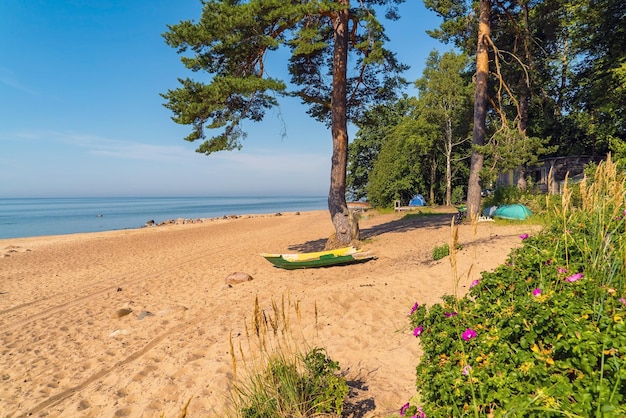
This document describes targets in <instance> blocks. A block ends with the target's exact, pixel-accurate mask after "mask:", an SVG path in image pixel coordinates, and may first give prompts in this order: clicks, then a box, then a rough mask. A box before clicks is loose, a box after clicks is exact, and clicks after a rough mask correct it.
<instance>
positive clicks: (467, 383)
mask: <svg viewBox="0 0 626 418" xmlns="http://www.w3.org/2000/svg"><path fill="white" fill-rule="evenodd" d="M581 195H582V207H581V208H573V207H571V205H570V204H569V200H568V199H569V195H568V191H567V190H566V191H565V192H564V195H563V202H562V206H561V207H560V208H558V211H555V215H554V219H552V222H551V224H550V226H549V227H547V228H545V230H544V231H543V232H542V233H541V234H538V235H536V236H526V235H525V234H524V235H523V236H521V237H520V238H522V240H523V246H522V247H521V248H519V249H518V250H515V251H513V252H512V253H511V255H510V256H509V259H508V260H507V263H506V264H505V265H502V266H500V267H498V268H497V269H496V270H495V271H493V272H490V273H483V274H482V277H481V279H480V280H479V281H478V283H477V284H476V285H475V286H473V287H471V289H470V290H469V294H468V295H466V296H465V297H462V298H459V299H456V298H454V297H452V296H445V297H444V298H443V302H442V303H440V304H436V305H433V306H431V307H428V308H427V307H425V306H420V305H417V306H416V307H414V308H415V309H414V310H413V312H412V313H411V314H410V321H411V326H412V328H413V329H419V333H414V334H415V335H416V336H417V338H419V341H420V343H421V345H422V348H423V352H424V354H423V357H422V359H421V361H420V364H419V365H418V366H417V389H418V391H419V393H420V399H421V405H420V407H419V408H421V409H419V411H423V413H424V414H425V416H427V417H450V416H453V417H458V416H463V415H469V414H471V415H474V416H478V415H490V416H505V415H506V416H514V417H518V416H519V417H521V416H541V417H552V416H555V417H556V416H559V417H560V416H570V417H590V416H596V417H600V416H602V417H623V416H626V323H625V322H624V318H626V306H625V305H626V289H625V280H624V274H625V266H624V265H625V260H626V235H625V231H624V216H625V214H626V211H625V209H626V208H625V207H624V202H625V198H626V187H625V186H624V178H623V176H622V175H621V174H618V173H617V171H616V170H615V168H614V166H613V165H612V163H611V161H610V159H609V161H607V163H606V164H601V165H600V166H599V167H598V172H596V176H595V181H594V182H593V183H592V184H591V185H590V186H589V185H587V184H586V183H583V185H582V186H581ZM452 313H454V315H452ZM417 411H418V406H417V405H413V406H409V407H407V408H406V409H405V411H404V413H403V416H407V417H410V416H413V415H414V414H415V413H416V412H417ZM412 414H413V415H412Z"/></svg>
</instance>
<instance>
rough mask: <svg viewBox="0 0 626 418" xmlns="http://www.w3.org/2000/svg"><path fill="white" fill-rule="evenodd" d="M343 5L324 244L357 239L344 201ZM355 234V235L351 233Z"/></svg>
mask: <svg viewBox="0 0 626 418" xmlns="http://www.w3.org/2000/svg"><path fill="white" fill-rule="evenodd" d="M339 2H340V3H341V4H343V5H345V6H346V8H345V9H344V10H341V11H339V12H338V13H337V16H336V17H335V19H334V31H335V34H334V41H335V42H334V43H335V50H334V55H333V92H332V106H331V107H332V110H331V122H332V127H331V131H332V136H333V156H332V161H331V169H330V191H329V193H328V209H329V211H330V217H331V219H332V223H333V225H334V227H335V233H336V235H335V236H334V238H333V239H330V240H329V242H328V243H327V244H326V246H327V247H329V248H330V247H336V246H343V245H348V244H350V242H351V241H352V240H354V239H358V238H359V237H358V226H356V225H352V224H353V223H355V222H356V220H354V221H353V220H352V219H351V217H350V214H349V211H348V205H347V204H346V169H347V164H348V119H347V100H348V99H347V92H346V78H347V66H348V65H347V64H348V18H349V10H348V7H347V6H348V5H349V4H350V3H349V0H339ZM354 235H357V236H354Z"/></svg>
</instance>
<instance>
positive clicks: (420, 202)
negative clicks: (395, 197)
mask: <svg viewBox="0 0 626 418" xmlns="http://www.w3.org/2000/svg"><path fill="white" fill-rule="evenodd" d="M409 206H426V199H424V196H422V195H421V194H416V195H415V196H413V199H411V200H409Z"/></svg>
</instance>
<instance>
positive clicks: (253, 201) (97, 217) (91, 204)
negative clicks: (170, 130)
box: [0, 196, 328, 239]
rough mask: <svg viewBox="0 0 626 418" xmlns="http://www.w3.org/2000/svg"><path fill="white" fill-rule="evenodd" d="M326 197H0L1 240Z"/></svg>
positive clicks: (297, 206)
mask: <svg viewBox="0 0 626 418" xmlns="http://www.w3.org/2000/svg"><path fill="white" fill-rule="evenodd" d="M327 207H328V200H327V197H326V196H307V197H287V196H258V197H81V198H0V239H5V238H22V237H33V236H44V235H64V234H74V233H80V232H100V231H113V230H122V229H133V228H141V227H143V226H145V224H146V223H147V222H148V221H154V222H156V223H157V224H158V223H161V222H165V221H167V220H176V219H180V218H183V219H197V218H219V217H223V216H231V215H252V214H271V213H279V212H298V211H311V210H322V209H327Z"/></svg>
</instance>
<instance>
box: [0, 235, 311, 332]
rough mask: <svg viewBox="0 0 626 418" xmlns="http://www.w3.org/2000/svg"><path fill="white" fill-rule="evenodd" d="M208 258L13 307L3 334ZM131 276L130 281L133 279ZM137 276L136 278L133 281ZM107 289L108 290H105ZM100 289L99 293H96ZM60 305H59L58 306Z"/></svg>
mask: <svg viewBox="0 0 626 418" xmlns="http://www.w3.org/2000/svg"><path fill="white" fill-rule="evenodd" d="M298 229H299V228H293V229H290V230H289V231H285V232H283V233H281V234H280V235H284V236H288V235H290V234H292V233H293V232H295V231H296V230H298ZM232 246H233V244H232V243H224V244H222V245H220V246H218V247H214V248H211V251H210V253H211V254H226V253H228V252H229V251H230V250H232ZM206 254H207V251H205V250H202V251H197V252H196V253H195V254H193V255H192V256H189V257H186V258H185V259H184V260H183V261H179V262H178V263H175V264H168V265H167V266H166V267H163V268H160V269H157V270H155V271H153V272H150V273H146V272H145V268H141V269H136V270H134V271H132V272H128V273H124V274H121V275H117V276H113V277H110V278H108V279H105V284H103V283H102V281H98V282H97V283H91V284H87V285H85V286H82V287H79V288H76V289H71V290H69V291H64V292H59V293H57V294H55V295H52V296H49V297H46V298H43V299H39V300H35V301H32V302H28V303H24V304H21V305H17V306H13V307H11V308H8V309H5V310H3V311H0V333H6V332H8V331H11V330H14V329H16V328H19V327H22V326H24V325H26V324H28V323H31V322H34V321H36V320H38V319H42V318H46V317H48V316H50V315H53V314H55V313H57V312H61V311H65V310H66V309H68V308H71V307H73V306H76V305H79V304H80V303H82V302H85V301H89V300H90V299H92V298H94V297H96V296H98V295H102V294H104V293H107V292H111V291H115V290H116V289H117V288H118V287H119V286H129V285H132V284H136V283H138V282H141V281H143V280H149V279H151V278H155V277H158V276H160V275H162V274H163V273H166V272H168V271H171V270H173V269H177V268H180V267H182V266H185V265H188V264H191V263H193V262H195V261H197V260H200V259H202V258H204V257H205V256H206ZM129 276H130V279H129ZM133 276H135V277H133ZM103 286H104V287H103ZM94 288H97V289H98V290H95V291H94V290H92V289H94ZM81 292H87V294H85V295H84V296H75V295H76V294H77V293H81ZM57 299H66V300H64V301H61V302H54V301H55V300H57ZM46 303H50V304H51V305H52V306H49V307H45V306H44V307H43V308H42V309H43V310H41V311H39V312H37V313H34V314H28V315H27V316H26V317H24V318H21V319H17V320H15V319H13V318H15V317H10V316H9V317H3V316H4V315H6V314H9V313H11V312H16V311H20V310H22V309H26V308H31V307H36V306H38V305H45V304H46ZM54 303H56V305H55V304H54Z"/></svg>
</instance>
